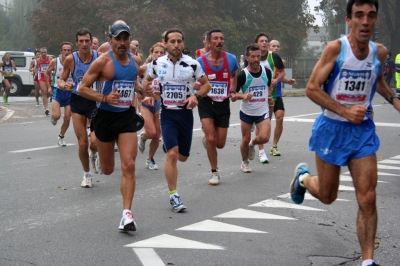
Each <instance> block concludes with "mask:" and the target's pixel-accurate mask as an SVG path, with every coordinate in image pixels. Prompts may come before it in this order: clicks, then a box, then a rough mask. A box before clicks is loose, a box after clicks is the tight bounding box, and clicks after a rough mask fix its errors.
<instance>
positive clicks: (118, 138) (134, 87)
mask: <svg viewBox="0 0 400 266" xmlns="http://www.w3.org/2000/svg"><path fill="white" fill-rule="evenodd" d="M130 36H131V32H130V28H129V26H128V25H126V24H114V25H113V26H112V27H111V30H110V35H109V39H108V42H109V43H110V47H111V50H110V51H108V52H107V53H105V54H102V55H101V56H100V57H99V58H98V59H97V60H96V61H95V62H94V63H93V64H92V65H91V66H90V68H89V70H88V71H87V73H86V74H85V76H84V78H83V80H82V83H81V86H80V87H79V94H80V95H81V96H83V97H86V98H88V99H91V100H94V101H97V107H98V110H97V113H96V115H95V116H94V117H93V126H94V132H95V134H96V136H97V139H98V141H97V147H98V151H99V156H100V165H101V170H102V171H103V173H104V174H106V175H110V174H111V173H112V172H113V171H114V164H115V161H114V154H115V153H114V144H115V142H116V143H117V145H118V148H119V153H120V158H121V169H122V179H121V194H122V198H123V209H124V210H123V214H122V219H121V222H120V225H119V229H120V230H124V231H136V223H135V221H134V220H133V214H132V212H131V207H132V200H133V195H134V192H135V159H136V154H137V134H136V132H137V131H138V130H140V129H141V128H142V127H143V118H141V117H140V116H137V115H136V112H135V108H134V107H132V103H133V101H134V93H135V92H138V93H142V88H141V85H140V83H139V82H138V81H137V71H138V69H139V65H140V61H139V60H136V57H135V58H134V57H132V55H131V53H129V52H128V50H129V43H130ZM95 82H97V85H96V88H97V91H94V90H92V89H91V87H92V85H93V84H94V83H95ZM144 93H145V94H146V95H149V96H150V95H152V91H151V89H150V90H149V92H148V93H147V92H144Z"/></svg>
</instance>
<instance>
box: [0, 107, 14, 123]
mask: <svg viewBox="0 0 400 266" xmlns="http://www.w3.org/2000/svg"><path fill="white" fill-rule="evenodd" d="M3 108H4V109H6V110H7V113H6V115H5V116H3V118H2V119H1V120H0V123H3V122H5V121H7V120H8V119H9V118H10V117H12V116H13V114H14V110H11V109H8V108H6V107H3Z"/></svg>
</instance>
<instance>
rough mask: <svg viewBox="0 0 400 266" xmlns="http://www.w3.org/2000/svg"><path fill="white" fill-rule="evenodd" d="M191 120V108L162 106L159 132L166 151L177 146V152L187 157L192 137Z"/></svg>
mask: <svg viewBox="0 0 400 266" xmlns="http://www.w3.org/2000/svg"><path fill="white" fill-rule="evenodd" d="M193 121H194V119H193V111H192V109H181V110H171V109H167V108H162V110H161V113H160V123H161V133H162V137H163V140H164V145H165V147H166V148H167V151H168V150H169V149H171V148H173V147H175V146H178V151H179V153H180V154H182V155H183V156H186V157H189V155H190V147H191V145H192V137H193Z"/></svg>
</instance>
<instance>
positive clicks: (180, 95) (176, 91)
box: [163, 84, 187, 106]
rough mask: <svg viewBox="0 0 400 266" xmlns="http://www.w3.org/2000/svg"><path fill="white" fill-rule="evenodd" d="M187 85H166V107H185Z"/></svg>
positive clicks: (164, 90) (164, 97)
mask: <svg viewBox="0 0 400 266" xmlns="http://www.w3.org/2000/svg"><path fill="white" fill-rule="evenodd" d="M186 91H187V88H186V86H185V85H171V84H165V85H164V86H163V103H164V105H165V106H183V105H185V103H184V101H185V100H186Z"/></svg>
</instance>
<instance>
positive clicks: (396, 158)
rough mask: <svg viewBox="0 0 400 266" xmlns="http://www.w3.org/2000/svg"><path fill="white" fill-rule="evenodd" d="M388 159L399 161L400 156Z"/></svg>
mask: <svg viewBox="0 0 400 266" xmlns="http://www.w3.org/2000/svg"><path fill="white" fill-rule="evenodd" d="M390 159H395V160H400V155H397V156H394V157H392V158H390Z"/></svg>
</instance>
